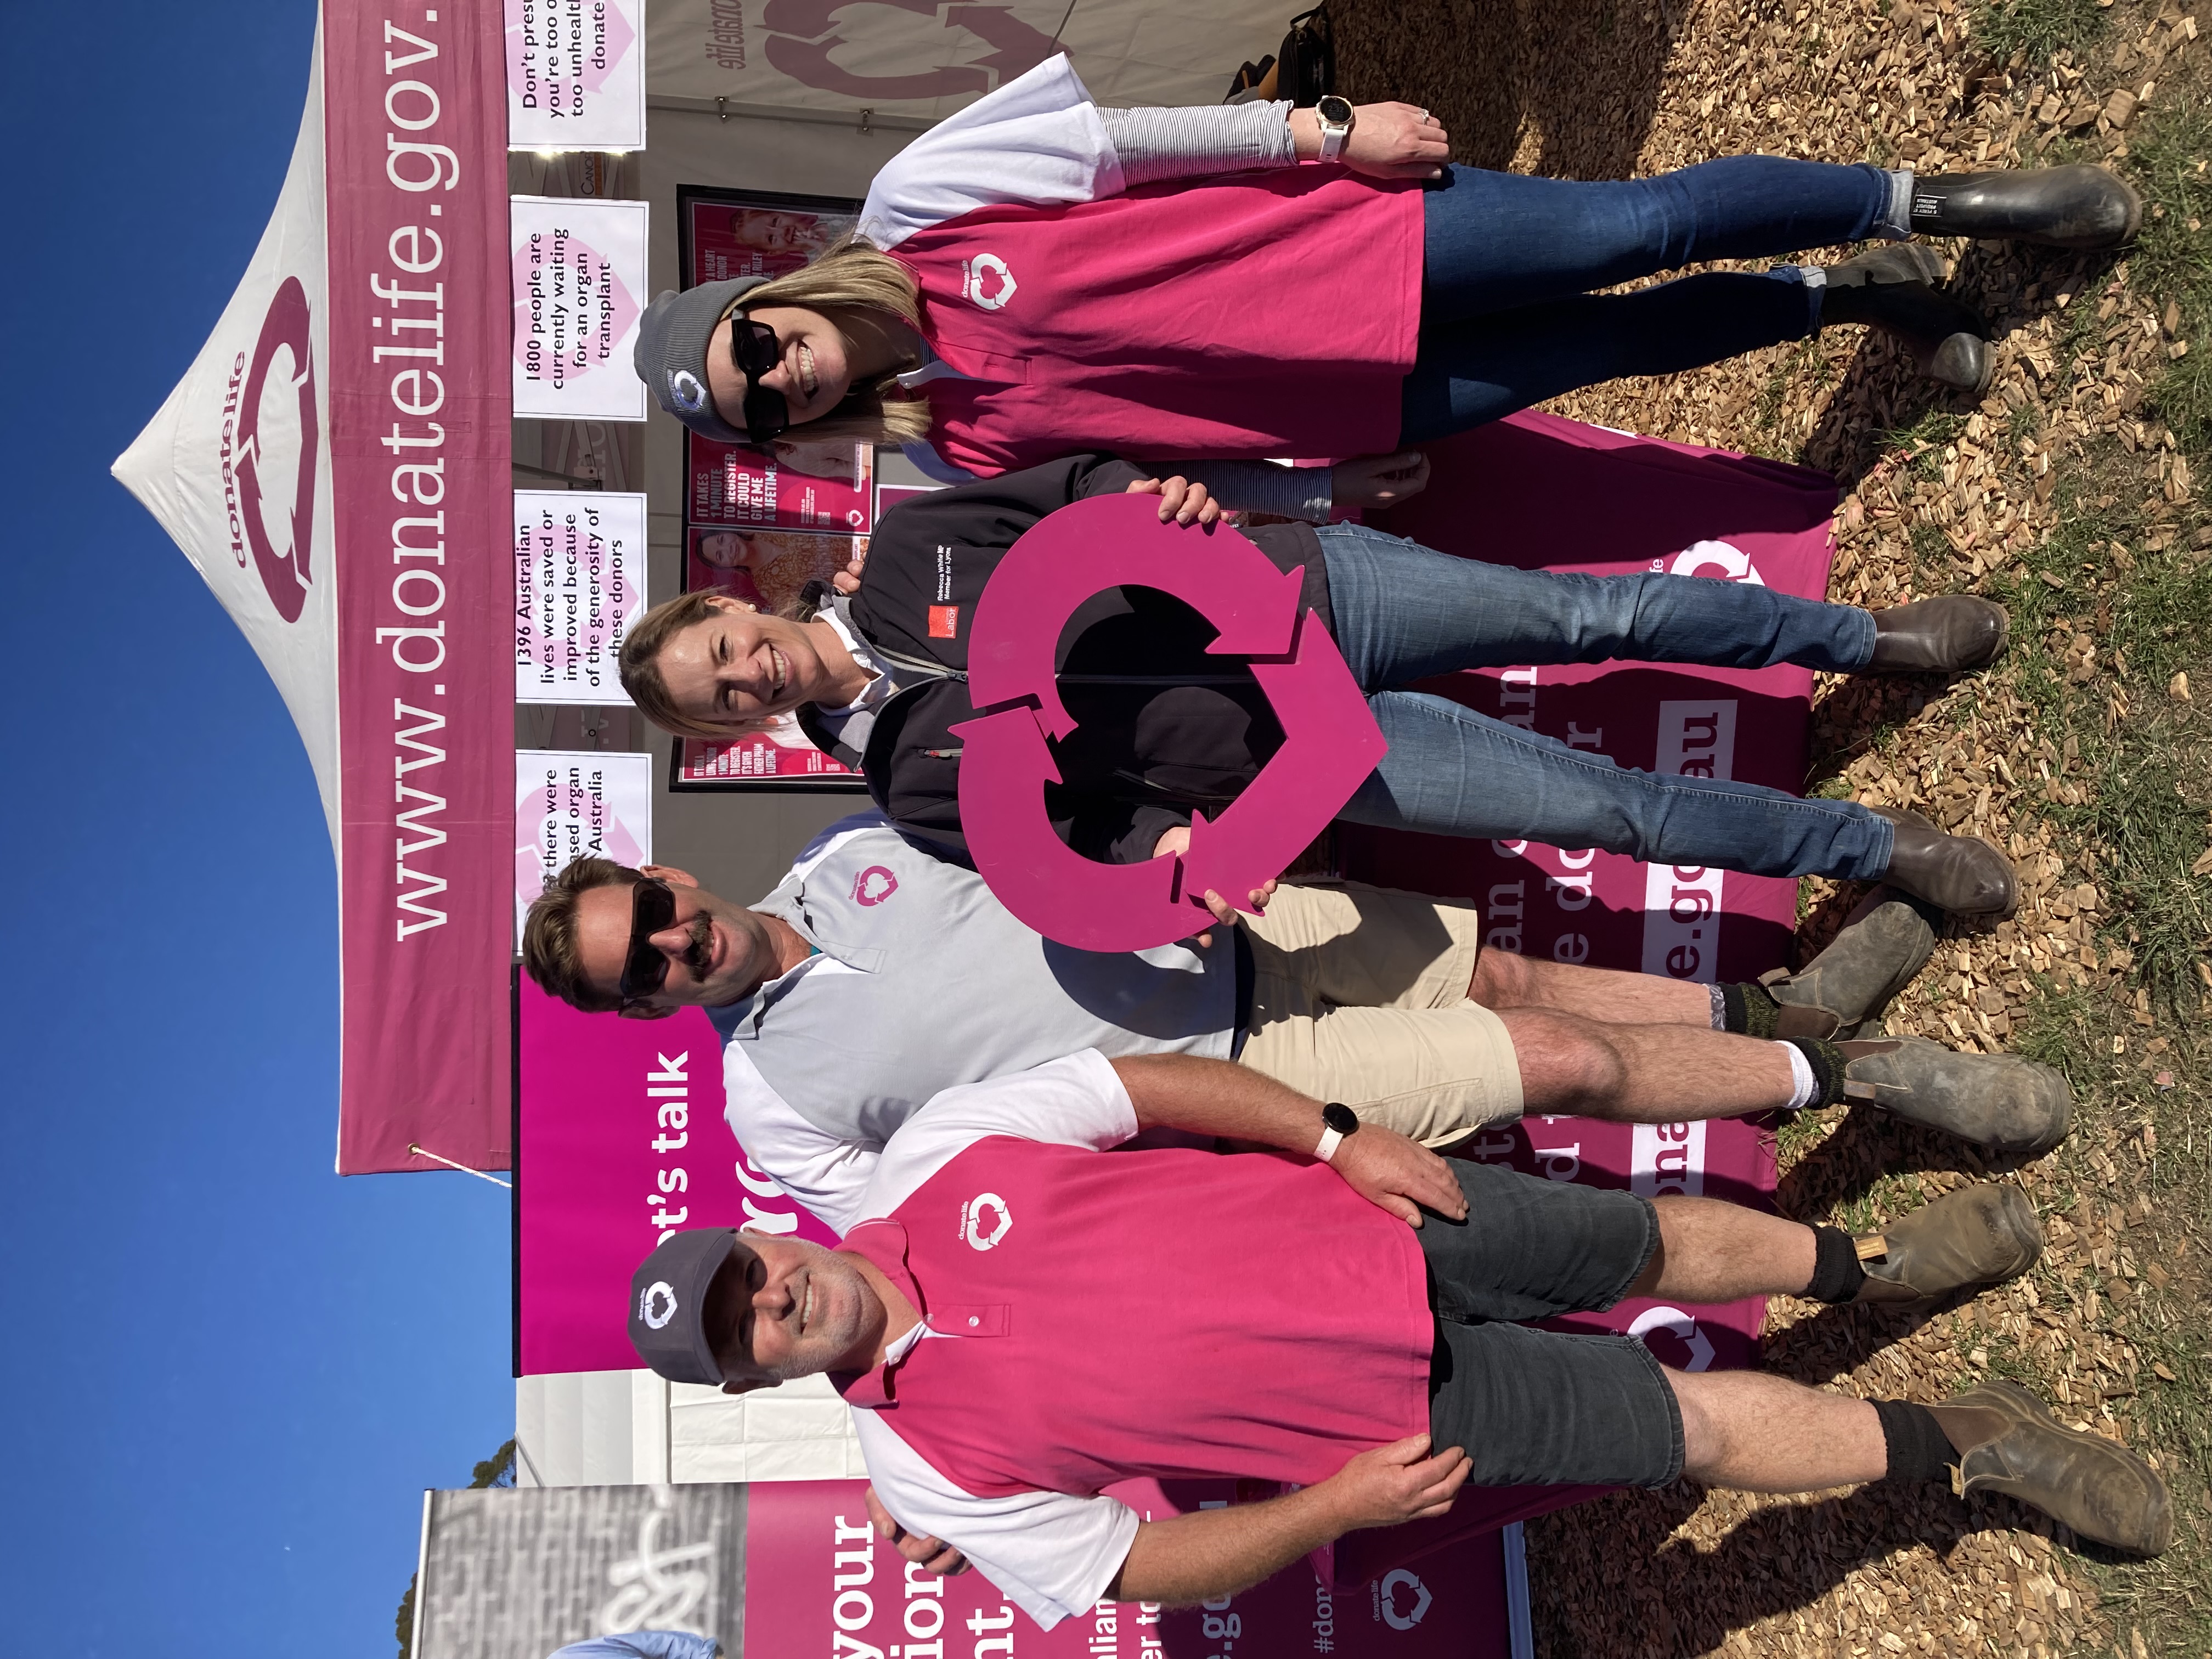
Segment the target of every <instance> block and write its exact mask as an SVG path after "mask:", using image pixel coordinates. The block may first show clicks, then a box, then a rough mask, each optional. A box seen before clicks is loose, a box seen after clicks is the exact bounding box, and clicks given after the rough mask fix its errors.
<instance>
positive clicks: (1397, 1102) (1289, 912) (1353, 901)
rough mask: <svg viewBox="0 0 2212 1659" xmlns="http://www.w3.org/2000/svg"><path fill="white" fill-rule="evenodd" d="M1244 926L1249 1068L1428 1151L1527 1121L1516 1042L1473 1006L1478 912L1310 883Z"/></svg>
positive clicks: (1245, 1059) (1358, 887)
mask: <svg viewBox="0 0 2212 1659" xmlns="http://www.w3.org/2000/svg"><path fill="white" fill-rule="evenodd" d="M1243 925H1244V926H1245V927H1248V928H1249V930H1250V934H1251V941H1252V965H1253V983H1252V1024H1251V1027H1250V1030H1249V1034H1248V1036H1246V1038H1245V1042H1244V1047H1243V1052H1242V1053H1240V1054H1238V1055H1237V1059H1238V1060H1240V1061H1241V1062H1242V1063H1243V1064H1244V1065H1246V1066H1250V1067H1251V1068H1252V1069H1253V1070H1254V1071H1255V1072H1260V1073H1265V1074H1266V1075H1267V1076H1268V1077H1271V1078H1273V1079H1275V1080H1276V1081H1277V1082H1279V1083H1286V1084H1288V1085H1290V1086H1291V1088H1293V1089H1296V1090H1297V1091H1299V1092H1300V1093H1302V1094H1308V1095H1311V1096H1313V1097H1315V1098H1316V1099H1317V1100H1338V1101H1342V1102H1343V1103H1345V1104H1346V1105H1347V1106H1349V1107H1351V1108H1352V1110H1353V1111H1355V1112H1357V1113H1358V1114H1359V1116H1360V1118H1361V1120H1362V1121H1365V1122H1369V1123H1381V1124H1384V1125H1387V1126H1388V1127H1390V1128H1393V1129H1395V1130H1397V1131H1398V1132H1399V1133H1401V1134H1404V1135H1407V1136H1410V1137H1412V1138H1413V1139H1415V1140H1418V1141H1420V1142H1421V1143H1422V1144H1423V1145H1425V1146H1443V1145H1446V1144H1448V1143H1449V1142H1451V1141H1454V1140H1457V1139H1460V1138H1461V1137H1462V1136H1463V1135H1465V1134H1468V1133H1470V1132H1471V1131H1473V1130H1475V1129H1479V1128H1480V1127H1483V1126H1484V1125H1486V1124H1492V1123H1498V1122H1501V1121H1511V1120H1513V1119H1515V1118H1517V1117H1519V1116H1520V1115H1521V1066H1520V1062H1519V1060H1517V1059H1516V1057H1515V1055H1514V1053H1513V1039H1512V1037H1511V1036H1509V1035H1508V1034H1507V1032H1506V1030H1505V1024H1504V1021H1503V1020H1501V1019H1499V1018H1498V1016H1497V1015H1496V1014H1494V1013H1492V1012H1491V1011H1490V1010H1489V1009H1487V1008H1485V1007H1483V1006H1481V1005H1480V1004H1479V1003H1474V1002H1470V1001H1468V996H1467V987H1468V983H1469V982H1470V981H1472V980H1473V979H1474V959H1475V957H1476V955H1477V954H1478V953H1479V952H1480V950H1481V948H1482V920H1481V913H1480V911H1479V910H1477V909H1476V908H1474V906H1473V905H1469V904H1462V903H1458V902H1454V901H1452V900H1449V899H1435V898H1428V897H1425V896H1422V895H1420V894H1418V893H1401V892H1395V891H1393V890H1390V889H1389V888H1384V887H1368V886H1364V885H1363V884H1360V883H1358V882H1326V883H1314V884H1304V883H1301V884H1297V885H1295V886H1291V885H1285V886H1284V887H1282V888H1281V889H1279V890H1278V891H1277V892H1276V894H1275V896H1274V899H1273V902H1270V903H1269V905H1268V906H1267V915H1264V916H1247V917H1245V918H1244V919H1243Z"/></svg>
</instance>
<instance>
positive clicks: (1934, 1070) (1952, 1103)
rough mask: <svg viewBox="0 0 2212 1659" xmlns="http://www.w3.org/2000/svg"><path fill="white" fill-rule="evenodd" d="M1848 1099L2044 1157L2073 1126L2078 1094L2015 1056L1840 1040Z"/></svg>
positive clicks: (1890, 1040) (1898, 1040) (1906, 1042)
mask: <svg viewBox="0 0 2212 1659" xmlns="http://www.w3.org/2000/svg"><path fill="white" fill-rule="evenodd" d="M1836 1048H1837V1049H1838V1052H1840V1053H1841V1054H1842V1055H1843V1057H1844V1099H1846V1100H1863V1101H1866V1102H1867V1103H1869V1104H1871V1105H1875V1106H1879V1107H1880V1108H1881V1109H1882V1110H1883V1111H1885V1112H1887V1113H1889V1114H1890V1115H1892V1116H1893V1117H1901V1118H1903V1119H1904V1120H1905V1121H1906V1122H1908V1123H1917V1124H1918V1125H1920V1127H1923V1129H1941V1130H1942V1132H1943V1133H1945V1134H1947V1135H1956V1136H1958V1137H1959V1139H1961V1140H1971V1141H1972V1142H1973V1143H1974V1145H1976V1146H1986V1147H1988V1148H1989V1149H1990V1151H1991V1152H2006V1153H2011V1154H2015V1155H2017V1156H2023V1157H2028V1158H2040V1157H2041V1156H2042V1155H2043V1154H2044V1153H2045V1152H2049V1151H2050V1150H2051V1148H2052V1147H2053V1146H2057V1144H2058V1143H2059V1142H2060V1141H2062V1140H2063V1139H2066V1136H2067V1134H2068V1133H2069V1131H2070V1130H2071V1129H2072V1128H2073V1127H2074V1091H2072V1090H2071V1089H2069V1087H2068V1086H2067V1085H2066V1079H2065V1078H2064V1077H2063V1076H2062V1075H2060V1074H2059V1073H2057V1072H2055V1071H2053V1070H2051V1067H2050V1066H2039V1065H2037V1064H2036V1063H2035V1062H2034V1061H2033V1060H2022V1059H2021V1057H2020V1056H2019V1055H2017V1054H1960V1052H1959V1051H1958V1050H1957V1049H1955V1048H1945V1047H1944V1046H1943V1045H1942V1043H1940V1042H1929V1040H1928V1039H1927V1038H1926V1037H1880V1038H1874V1039H1869V1040H1866V1041H1862V1042H1839V1043H1838V1044H1837V1045H1836Z"/></svg>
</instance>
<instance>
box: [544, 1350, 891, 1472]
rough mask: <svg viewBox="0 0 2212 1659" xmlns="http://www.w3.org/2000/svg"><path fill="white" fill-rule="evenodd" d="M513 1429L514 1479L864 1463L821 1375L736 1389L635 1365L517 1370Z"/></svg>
mask: <svg viewBox="0 0 2212 1659" xmlns="http://www.w3.org/2000/svg"><path fill="white" fill-rule="evenodd" d="M514 1439H515V1445H516V1449H517V1455H516V1458H515V1482H516V1484H517V1485H519V1486H629V1485H638V1484H651V1483H654V1482H660V1481H673V1482H676V1483H678V1484H683V1483H686V1482H691V1481H702V1480H859V1479H860V1478H861V1477H863V1476H864V1475H866V1473H867V1470H866V1466H865V1465H864V1464H863V1463H862V1462H861V1460H860V1441H859V1439H858V1438H857V1437H855V1436H854V1433H853V1420H852V1412H851V1410H850V1408H849V1407H847V1406H846V1404H845V1402H844V1401H842V1400H840V1399H839V1398H838V1397H837V1395H836V1392H835V1391H834V1390H833V1389H831V1388H830V1387H829V1383H828V1381H827V1380H826V1379H825V1378H823V1377H819V1376H811V1377H807V1378H805V1379H804V1380H803V1381H801V1382H797V1383H785V1384H784V1385H783V1386H782V1387H781V1388H777V1389H765V1390H763V1391H762V1392H761V1393H758V1394H752V1395H744V1396H742V1397H740V1396H736V1395H726V1394H723V1393H721V1392H720V1390H718V1389H707V1388H695V1387H693V1386H692V1385H690V1383H667V1382H664V1381H663V1380H662V1379H661V1378H659V1377H658V1376H654V1375H653V1373H652V1372H651V1371H644V1370H638V1371H562V1372H558V1373H556V1374H554V1375H552V1376H523V1377H517V1378H516V1379H515V1383H514Z"/></svg>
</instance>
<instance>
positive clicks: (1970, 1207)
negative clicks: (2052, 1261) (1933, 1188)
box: [1851, 1182, 2043, 1305]
mask: <svg viewBox="0 0 2212 1659" xmlns="http://www.w3.org/2000/svg"><path fill="white" fill-rule="evenodd" d="M1851 1243H1853V1244H1854V1245H1856V1246H1857V1249H1858V1255H1859V1265H1860V1266H1861V1267H1863V1268H1864V1269H1865V1270H1866V1283H1865V1284H1863V1285H1860V1286H1859V1293H1858V1294H1857V1296H1855V1297H1852V1298H1851V1299H1852V1300H1853V1301H1854V1302H1881V1303H1887V1304H1892V1305H1899V1304H1909V1303H1915V1302H1935V1301H1938V1300H1940V1299H1941V1298H1942V1297H1947V1296H1949V1295H1950V1294H1951V1293H1952V1292H1953V1291H1963V1290H1966V1289H1968V1288H1972V1289H1974V1290H1983V1289H1986V1288H1987V1287H1988V1286H1990V1285H2002V1284H2003V1283H2004V1282H2005V1281H2006V1280H2007V1279H2018V1278H2019V1277H2020V1276H2021V1274H2022V1273H2026V1272H2027V1270H2028V1269H2029V1268H2030V1267H2033V1266H2034V1265H2035V1259H2036V1257H2038V1256H2039V1255H2042V1254H2043V1224H2042V1223H2041V1222H2039V1221H2038V1220H2037V1219H2036V1217H2035V1206H2033V1204H2031V1203H2029V1202H2028V1201H2027V1194H2026V1193H2023V1192H2022V1191H2021V1189H2020V1188H2017V1187H2015V1186H2011V1185H2008V1184H2007V1183H2004V1182H1990V1183H1989V1184H1987V1185H1985V1186H1980V1187H1965V1188H1960V1190H1959V1191H1957V1192H1955V1193H1946V1194H1943V1196H1942V1197H1941V1198H1939V1199H1937V1200H1936V1201H1935V1202H1934V1203H1933V1204H1929V1205H1928V1206H1924V1207H1923V1208H1921V1209H1917V1210H1915V1211H1914V1212H1912V1213H1911V1215H1908V1216H1905V1217H1904V1218H1901V1219H1899V1220H1897V1221H1894V1222H1892V1223H1891V1224H1890V1225H1888V1226H1887V1227H1885V1228H1883V1229H1882V1230H1881V1231H1880V1232H1878V1233H1865V1234H1862V1235H1861V1236H1860V1237H1857V1238H1855V1239H1853V1240H1852V1241H1851Z"/></svg>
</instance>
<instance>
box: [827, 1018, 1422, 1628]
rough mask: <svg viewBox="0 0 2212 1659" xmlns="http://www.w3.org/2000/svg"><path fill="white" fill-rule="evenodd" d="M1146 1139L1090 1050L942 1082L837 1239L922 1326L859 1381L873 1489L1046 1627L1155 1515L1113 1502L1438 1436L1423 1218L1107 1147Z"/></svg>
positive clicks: (1300, 1163)
mask: <svg viewBox="0 0 2212 1659" xmlns="http://www.w3.org/2000/svg"><path fill="white" fill-rule="evenodd" d="M1137 1127H1138V1126H1137V1122H1136V1118H1135V1115H1134V1113H1133V1110H1132V1109H1131V1107H1130V1105H1129V1102H1128V1097H1127V1094H1126V1093H1125V1092H1124V1091H1123V1090H1122V1089H1121V1083H1120V1079H1118V1078H1117V1077H1116V1076H1115V1073H1114V1071H1113V1068H1112V1067H1111V1066H1109V1064H1108V1063H1107V1061H1106V1060H1104V1059H1103V1057H1102V1056H1100V1055H1099V1054H1096V1053H1095V1052H1085V1053H1084V1054H1077V1055H1074V1056H1072V1057H1070V1058H1068V1059H1066V1060H1054V1061H1053V1062H1051V1063H1050V1064H1048V1065H1046V1066H1039V1067H1037V1068H1036V1069H1035V1070H1033V1071H1030V1072H1025V1073H1018V1074H1017V1075H1014V1076H1012V1077H1007V1078H1000V1079H994V1080H993V1081H991V1082H988V1083H983V1084H976V1085H969V1086H966V1087H963V1088H958V1089H951V1090H948V1091H945V1093H943V1094H941V1095H939V1096H938V1097H936V1098H935V1099H934V1100H933V1101H932V1102H931V1103H929V1104H928V1105H927V1106H926V1107H924V1108H923V1109H921V1111H920V1112H918V1113H917V1114H915V1116H914V1117H913V1118H912V1119H910V1120H909V1121H908V1122H907V1123H906V1125H905V1126H904V1127H902V1128H901V1129H900V1130H899V1131H898V1133H896V1135H894V1136H893V1137H892V1139H891V1140H890V1143H889V1145H888V1146H887V1147H886V1148H885V1151H884V1155H883V1162H882V1164H880V1165H879V1166H878V1172H877V1176H876V1178H875V1181H874V1182H873V1183H872V1185H871V1187H870V1188H869V1193H868V1197H867V1200H866V1205H865V1208H866V1213H867V1214H868V1215H869V1216H870V1217H872V1219H869V1220H866V1221H864V1222H862V1223H861V1224H860V1225H858V1226H856V1227H855V1228H854V1230H853V1231H852V1232H851V1233H849V1234H848V1236H847V1238H846V1241H845V1244H844V1246H843V1248H845V1249H848V1250H852V1251H854V1252H856V1253H858V1254H860V1255H865V1256H866V1258H867V1259H868V1260H869V1261H872V1263H874V1264H875V1266H876V1267H878V1268H879V1269H881V1270H882V1271H883V1273H884V1274H886V1275H887V1276H888V1277H889V1278H890V1279H891V1280H892V1281H893V1282H894V1283H895V1284H896V1285H898V1286H899V1288H900V1289H901V1291H902V1292H903V1293H904V1294H905V1295H906V1296H907V1297H908V1299H909V1300H911V1301H912V1302H913V1303H914V1304H915V1306H916V1307H917V1308H918V1309H920V1310H922V1312H923V1315H924V1321H925V1323H924V1325H923V1327H921V1328H919V1330H918V1331H917V1333H915V1334H913V1335H912V1336H910V1337H909V1338H908V1340H905V1341H904V1342H902V1344H901V1345H899V1346H898V1347H897V1349H896V1352H894V1354H893V1356H892V1358H890V1361H888V1362H887V1363H886V1364H885V1365H884V1366H883V1367H880V1368H878V1370H875V1371H872V1372H870V1373H869V1374H867V1375H866V1376H859V1377H846V1378H842V1379H839V1391H840V1392H841V1393H842V1395H844V1397H845V1400H846V1401H847V1403H848V1404H849V1405H851V1406H853V1407H855V1408H856V1409H855V1412H854V1417H855V1420H856V1423H857V1425H859V1427H860V1438H861V1445H862V1449H863V1450H864V1451H865V1452H866V1455H867V1459H868V1466H869V1474H870V1476H871V1478H872V1479H873V1480H875V1481H876V1483H877V1489H878V1493H879V1495H881V1496H882V1497H883V1498H884V1503H885V1506H886V1507H887V1508H889V1509H890V1511H891V1513H892V1514H894V1515H895V1516H898V1518H899V1519H900V1521H901V1522H902V1523H903V1524H905V1525H906V1526H908V1528H912V1529H915V1530H917V1531H927V1532H929V1533H932V1534H935V1535H937V1536H939V1537H942V1538H945V1539H946V1540H947V1541H950V1542H951V1543H953V1544H956V1545H957V1546H959V1547H961V1548H962V1549H963V1550H964V1551H966V1553H968V1554H969V1556H970V1557H971V1558H972V1559H975V1562H976V1564H977V1565H978V1566H979V1567H980V1568H981V1569H982V1571H984V1573H985V1574H986V1576H987V1577H990V1578H991V1579H992V1581H993V1582H994V1583H997V1584H998V1585H999V1587H1000V1589H1001V1590H1002V1591H1003V1592H1004V1593H1006V1595H1008V1596H1009V1597H1010V1598H1012V1599H1014V1600H1016V1601H1018V1602H1019V1603H1020V1604H1021V1605H1022V1606H1023V1607H1024V1608H1025V1609H1027V1610H1028V1611H1029V1612H1030V1613H1031V1615H1032V1616H1033V1617H1035V1618H1036V1619H1037V1620H1038V1621H1039V1622H1040V1623H1041V1624H1045V1625H1050V1624H1051V1623H1052V1622H1053V1621H1054V1620H1055V1619H1057V1618H1059V1617H1061V1616H1064V1615H1065V1614H1066V1613H1071V1612H1074V1611H1078V1610H1080V1609H1082V1608H1085V1607H1089V1606H1090V1605H1091V1604H1092V1603H1093V1602H1094V1601H1096V1600H1097V1597H1098V1595H1100V1594H1101V1593H1102V1592H1103V1589H1104V1588H1105V1586H1106V1584H1107V1583H1109V1581H1110V1580H1111V1579H1112V1577H1113V1576H1114V1574H1115V1571H1118V1570H1119V1568H1120V1566H1121V1561H1122V1559H1124V1558H1125V1557H1126V1555H1127V1551H1128V1542H1129V1539H1130V1538H1131V1537H1133V1535H1134V1533H1135V1517H1134V1516H1133V1515H1131V1514H1130V1513H1129V1511H1127V1510H1126V1509H1124V1508H1123V1507H1122V1506H1121V1504H1117V1503H1115V1501H1114V1500H1113V1499H1110V1498H1101V1497H1099V1496H1098V1495H1097V1494H1098V1493H1099V1492H1100V1489H1101V1488H1102V1487H1104V1486H1109V1485H1111V1484H1112V1483H1114V1482H1115V1481H1118V1480H1128V1479H1132V1478H1135V1477H1139V1476H1152V1477H1158V1478H1164V1479H1167V1478H1176V1477H1204V1476H1231V1477H1236V1476H1248V1477H1253V1478H1257V1479H1261V1480H1284V1481H1293V1482H1297V1483H1300V1484H1309V1485H1310V1484H1311V1483H1313V1482H1315V1481H1318V1480H1324V1479H1326V1478H1327V1477H1328V1476H1329V1475H1331V1474H1334V1473H1335V1472H1336V1471H1337V1470H1338V1469H1339V1468H1342V1467H1343V1465H1344V1463H1345V1462H1346V1459H1348V1458H1350V1457H1351V1456H1352V1455H1354V1454H1356V1453H1358V1452H1361V1451H1364V1450H1366V1449H1369V1448H1370V1447H1373V1446H1377V1445H1382V1444H1385V1443H1389V1442H1390V1441H1393V1440H1397V1439H1400V1438H1401V1437H1404V1436H1406V1435H1409V1434H1415V1433H1419V1432H1420V1431H1423V1430H1425V1428H1426V1427H1427V1426H1428V1376H1429V1356H1430V1350H1431V1343H1432V1340H1433V1322H1432V1318H1431V1312H1430V1309H1429V1303H1428V1295H1427V1283H1426V1274H1425V1267H1424V1263H1423V1258H1422V1255H1421V1252H1420V1248H1419V1243H1417V1242H1416V1240H1415V1237H1414V1235H1413V1230H1412V1229H1411V1228H1409V1227H1407V1225H1405V1224H1404V1223H1403V1222H1401V1221H1400V1220H1398V1219H1397V1218H1395V1217H1393V1216H1391V1215H1389V1214H1388V1213H1387V1212H1384V1211H1383V1210H1380V1209H1378V1208H1376V1206H1373V1205H1371V1204H1370V1203H1369V1202H1368V1201H1367V1200H1365V1199H1364V1198H1362V1197H1360V1196H1359V1194H1357V1193H1355V1192H1354V1191H1352V1188H1349V1187H1348V1186H1346V1184H1345V1183H1344V1182H1343V1180H1342V1179H1341V1178H1340V1176H1338V1175H1337V1174H1336V1172H1335V1171H1334V1170H1331V1169H1330V1168H1328V1166H1327V1165H1325V1164H1315V1163H1312V1162H1310V1160H1307V1159H1304V1158H1280V1157H1273V1156H1267V1155H1244V1156H1239V1157H1235V1158H1223V1157H1219V1156H1217V1155H1215V1154H1212V1153H1210V1152H1191V1151H1180V1150H1178V1151H1159V1152H1122V1153H1120V1154H1118V1155H1116V1156H1115V1157H1113V1158H1102V1157H1100V1156H1099V1155H1098V1154H1099V1153H1100V1152H1102V1151H1104V1150H1105V1149H1107V1148H1109V1147H1111V1146H1117V1145H1119V1144H1120V1143H1121V1141H1123V1140H1126V1139H1128V1138H1129V1137H1130V1136H1132V1135H1133V1134H1135V1133H1137ZM1016 1517H1018V1523H1016V1522H1015V1518H1016ZM1123 1517H1126V1521H1125V1520H1124V1518H1123Z"/></svg>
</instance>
